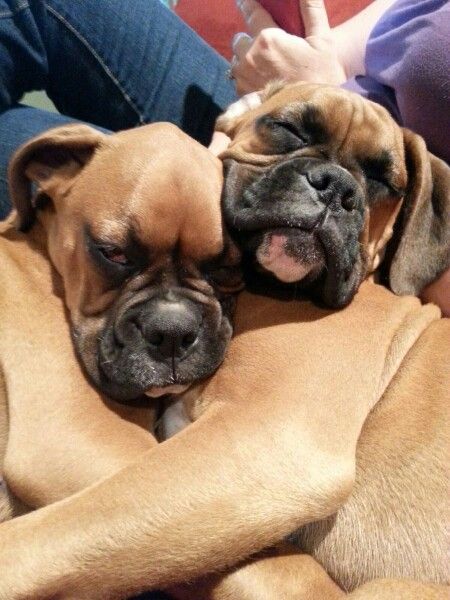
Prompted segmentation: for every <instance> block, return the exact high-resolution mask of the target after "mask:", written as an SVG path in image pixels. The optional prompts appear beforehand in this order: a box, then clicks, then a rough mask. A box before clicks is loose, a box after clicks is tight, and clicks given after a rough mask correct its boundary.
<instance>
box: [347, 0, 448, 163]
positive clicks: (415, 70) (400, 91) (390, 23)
mask: <svg viewBox="0 0 450 600" xmlns="http://www.w3.org/2000/svg"><path fill="white" fill-rule="evenodd" d="M365 64H366V75H364V76H358V77H356V78H354V79H351V80H349V81H347V82H346V83H345V84H344V87H345V88H347V89H350V90H352V91H355V92H358V93H359V94H361V95H362V96H365V97H366V98H369V99H370V100H374V101H375V102H378V103H380V104H382V105H383V106H385V107H386V108H387V109H388V110H389V111H390V113H391V114H392V115H393V117H394V118H395V119H396V120H397V121H398V122H399V124H400V125H403V126H405V127H409V128H410V129H412V130H414V131H416V132H417V133H419V134H420V135H422V136H423V137H424V138H425V141H426V142H427V146H428V149H429V150H430V151H431V152H433V153H434V154H436V155H437V156H439V157H440V158H443V159H444V160H446V161H447V162H450V147H449V136H450V3H449V2H448V1H447V0H399V1H398V2H396V3H395V4H394V5H393V6H392V7H391V8H390V9H389V10H388V11H387V12H386V13H385V14H384V15H383V16H382V17H381V19H380V21H378V23H377V24H376V25H375V28H374V29H373V31H372V32H371V34H370V37H369V41H368V44H367V49H366V57H365Z"/></svg>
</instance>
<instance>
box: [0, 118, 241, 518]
mask: <svg viewBox="0 0 450 600" xmlns="http://www.w3.org/2000/svg"><path fill="white" fill-rule="evenodd" d="M205 172H207V173H208V177H207V178H206V180H205V178H204V173H205ZM186 173H189V176H187V175H186ZM10 179H11V191H12V197H13V200H14V202H15V205H16V209H17V214H15V215H13V217H12V218H11V219H8V220H7V221H6V222H5V223H3V224H2V225H1V235H0V251H1V259H2V270H1V275H0V278H1V280H0V281H1V283H0V290H1V291H0V314H1V317H0V374H1V381H2V385H1V386H0V389H1V404H2V424H3V427H2V435H4V436H6V435H7V437H8V440H7V443H6V439H5V440H4V441H3V443H2V460H1V464H0V471H1V472H3V473H4V476H5V478H6V479H7V481H8V483H9V485H10V487H11V489H13V491H15V492H16V493H17V494H18V495H19V496H20V498H21V499H22V500H23V501H25V502H28V503H29V504H31V505H32V506H38V505H40V504H42V503H47V502H48V501H49V499H51V500H53V499H55V498H60V497H63V496H65V495H68V494H69V493H71V492H72V491H73V490H74V488H73V485H75V484H73V481H76V488H75V489H79V486H80V484H82V485H87V484H89V483H92V481H95V480H96V479H98V478H99V477H100V476H102V475H105V474H107V473H108V472H111V469H113V470H117V467H118V466H121V465H122V464H126V463H128V462H129V460H130V458H129V457H130V455H131V456H135V454H136V450H138V449H140V450H142V449H148V447H149V444H150V443H151V442H150V440H151V438H150V435H149V434H148V433H144V432H143V431H140V430H138V428H137V427H136V426H134V425H131V424H129V423H125V422H123V427H124V429H123V430H122V434H124V435H126V436H127V438H128V439H127V441H126V443H125V442H124V439H123V437H122V439H119V436H116V433H117V431H116V430H117V427H119V425H118V423H119V422H121V421H122V420H121V419H119V418H118V417H117V416H116V415H115V414H114V413H113V412H112V411H111V410H110V409H109V408H107V407H106V406H105V405H104V404H103V403H102V400H101V398H100V395H102V396H103V397H104V398H108V399H114V400H119V401H122V402H129V403H130V402H131V404H133V403H136V402H141V403H142V398H143V396H145V395H147V396H150V397H151V398H153V397H157V396H161V395H162V394H165V393H169V392H170V393H177V392H180V391H182V390H185V389H186V388H187V387H189V385H191V384H192V383H193V382H196V381H198V380H200V379H203V378H205V377H206V376H208V375H210V374H211V373H212V372H214V370H215V369H216V368H217V366H218V365H219V364H220V362H221V361H222V359H223V355H224V352H225V348H226V346H227V344H228V341H229V339H230V336H231V323H230V313H231V308H232V307H231V302H230V298H231V296H230V293H229V292H230V288H229V287H228V288H227V289H225V288H226V286H227V285H228V284H229V283H230V281H231V280H232V279H233V281H231V283H232V285H233V286H236V285H237V284H239V271H238V270H237V268H236V267H237V264H238V261H239V255H238V253H236V252H235V253H234V254H233V255H232V253H231V252H230V247H231V246H230V245H228V246H227V245H225V243H224V237H223V228H222V220H221V215H220V208H219V204H220V190H221V185H222V175H221V165H220V162H219V161H218V160H217V159H215V158H214V157H213V156H212V155H211V154H210V153H209V152H208V151H207V150H205V149H204V148H202V147H201V146H200V145H199V144H197V143H195V142H193V141H192V140H191V139H190V138H188V137H187V136H186V135H185V134H183V133H182V132H181V131H179V130H178V129H177V128H176V127H174V126H171V125H169V124H159V125H151V126H146V127H142V128H139V129H135V130H132V131H127V132H122V133H118V134H115V135H111V136H107V135H105V134H103V133H100V132H98V131H96V130H94V129H92V128H90V127H87V126H85V125H69V126H64V127H60V128H56V129H54V130H51V131H49V132H46V133H44V134H42V135H41V136H39V137H37V138H35V139H33V140H32V141H30V142H29V143H27V144H25V145H24V146H23V147H22V148H21V149H20V150H19V151H18V152H17V153H16V155H15V157H14V158H13V161H12V164H11V169H10ZM32 186H34V188H35V189H34V190H33V189H32ZM16 225H18V227H19V230H20V231H19V232H18V231H17V229H16ZM63 305H64V306H65V314H64V313H63V312H62V306H63ZM70 338H72V342H73V348H74V349H72V343H71V340H70ZM75 354H76V357H77V358H78V360H77V358H76V357H75ZM81 369H83V370H84V372H85V373H86V375H87V378H88V380H89V382H90V383H91V385H93V386H94V388H95V390H96V391H95V390H94V389H91V386H89V385H88V383H87V382H86V381H85V379H84V377H83V376H82V373H81ZM68 397H70V398H68ZM93 401H94V402H96V404H97V405H98V410H97V412H95V411H92V410H89V403H90V402H93ZM147 404H148V402H147ZM6 411H7V412H8V414H9V424H6V423H4V422H3V420H4V418H5V416H6ZM116 411H118V412H121V413H122V414H126V415H128V416H129V417H131V416H132V413H133V411H130V410H126V409H118V408H117V406H116ZM146 412H147V413H148V412H149V411H143V410H142V411H139V410H136V411H134V417H133V418H134V419H136V418H139V417H140V416H144V415H145V413H146ZM144 421H145V422H146V421H148V419H147V418H145V420H144ZM121 424H122V423H121ZM120 426H121V425H120ZM127 431H128V433H127ZM61 437H62V438H63V439H64V440H65V441H64V442H63V449H62V450H61V452H62V453H63V454H67V455H68V463H69V466H68V467H67V468H63V467H58V461H57V458H56V457H55V456H54V455H53V453H52V444H53V441H54V440H59V438H61ZM88 437H89V438H90V441H89V444H88V445H86V438H88ZM81 438H83V440H84V442H81ZM61 441H62V440H60V441H58V442H57V444H59V443H60V442H61ZM97 444H98V445H99V448H100V449H99V452H97V449H96V445H97ZM102 445H105V446H108V447H110V450H111V452H112V453H113V454H115V455H116V458H115V461H117V462H116V465H115V466H114V464H113V463H114V461H112V463H111V464H110V465H109V466H108V465H106V464H105V462H104V461H102V459H101V456H100V455H101V446H102ZM69 455H71V457H72V458H69ZM3 456H4V457H5V458H4V460H3ZM127 457H128V458H127ZM71 461H77V463H78V465H77V467H76V468H75V467H74V466H73V467H72V468H71V467H70V462H71ZM39 464H40V466H39V467H37V466H36V465H39ZM50 465H51V466H50ZM47 467H48V468H47ZM83 468H85V469H86V472H85V473H83ZM41 469H42V470H41ZM105 469H106V470H105ZM72 472H73V474H72ZM80 475H82V476H81V477H80ZM40 479H41V483H39V480H40ZM34 481H36V482H37V483H36V485H33V482H34ZM41 494H42V496H41ZM5 510H6V509H5Z"/></svg>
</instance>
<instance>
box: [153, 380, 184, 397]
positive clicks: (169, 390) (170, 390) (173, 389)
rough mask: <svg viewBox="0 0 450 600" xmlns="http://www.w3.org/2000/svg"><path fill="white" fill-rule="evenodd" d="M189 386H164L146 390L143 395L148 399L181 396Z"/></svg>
mask: <svg viewBox="0 0 450 600" xmlns="http://www.w3.org/2000/svg"><path fill="white" fill-rule="evenodd" d="M189 385H190V384H189V383H185V384H183V385H180V384H176V385H166V386H164V387H152V388H150V389H149V390H146V391H145V392H144V394H145V395H146V396H149V397H150V398H161V397H162V396H168V395H174V394H182V393H183V392H185V391H186V390H187V389H188V388H189Z"/></svg>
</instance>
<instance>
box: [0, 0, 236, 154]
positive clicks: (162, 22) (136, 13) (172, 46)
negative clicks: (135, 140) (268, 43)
mask: <svg viewBox="0 0 450 600" xmlns="http://www.w3.org/2000/svg"><path fill="white" fill-rule="evenodd" d="M226 68H227V63H226V61H225V60H224V59H223V58H221V57H220V56H219V55H218V54H217V53H216V52H215V51H214V50H213V49H212V48H210V47H209V46H208V45H207V44H206V43H205V42H203V41H202V40H201V39H200V38H199V36H198V35H196V34H195V33H194V32H193V31H192V30H191V29H189V28H188V27H187V25H185V24H184V23H183V22H182V21H181V20H180V19H179V18H178V17H177V16H176V15H175V14H174V13H172V12H171V11H170V10H168V9H167V8H166V7H165V6H164V5H163V4H162V3H161V2H160V0H133V2H129V0H83V2H68V1H67V0H0V89H1V91H0V111H4V110H6V109H7V108H9V107H11V106H12V105H14V104H15V103H16V102H18V101H19V100H20V98H21V96H22V94H23V93H24V92H25V91H29V90H30V89H42V88H45V89H46V90H47V92H48V94H49V96H50V97H51V98H52V100H53V101H54V102H55V104H56V106H57V107H58V109H59V110H60V112H62V113H64V114H67V115H70V116H72V117H76V118H78V119H81V120H85V121H90V122H93V123H96V124H98V125H101V126H103V127H106V128H108V129H112V130H117V129H123V128H127V127H133V126H135V125H138V124H140V123H146V122H150V121H171V122H173V123H176V124H177V125H179V126H180V127H182V128H183V129H184V130H185V131H186V132H187V133H189V134H190V135H192V136H193V137H195V138H196V139H198V140H200V141H201V142H203V143H208V142H209V139H210V136H211V132H212V128H213V124H214V121H215V118H216V117H217V115H218V114H219V113H220V112H221V111H222V110H223V108H224V107H225V106H227V105H228V104H229V103H230V102H232V101H233V100H234V99H235V92H234V86H233V85H232V82H230V81H229V80H228V79H227V78H226V76H225V71H226Z"/></svg>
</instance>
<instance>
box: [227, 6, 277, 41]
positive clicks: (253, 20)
mask: <svg viewBox="0 0 450 600" xmlns="http://www.w3.org/2000/svg"><path fill="white" fill-rule="evenodd" d="M236 4H237V6H238V8H239V10H240V11H241V13H242V15H243V17H244V19H245V22H246V23H247V28H248V31H249V33H250V35H252V36H253V37H256V36H257V35H258V34H259V33H261V31H262V30H263V29H267V28H269V27H277V24H276V23H275V21H274V20H273V19H272V17H271V16H270V13H268V12H267V10H266V9H265V8H263V7H262V6H261V5H260V4H259V2H256V0H236Z"/></svg>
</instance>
